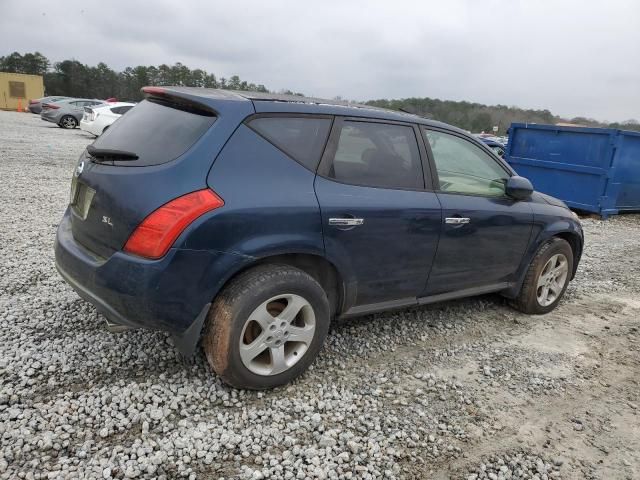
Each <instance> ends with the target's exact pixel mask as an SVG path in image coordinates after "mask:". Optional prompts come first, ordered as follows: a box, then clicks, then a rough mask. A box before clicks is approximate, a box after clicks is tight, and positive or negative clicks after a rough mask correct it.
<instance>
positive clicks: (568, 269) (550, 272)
mask: <svg viewBox="0 0 640 480" xmlns="http://www.w3.org/2000/svg"><path fill="white" fill-rule="evenodd" d="M572 272H573V250H571V246H570V245H569V244H568V243H567V241H566V240H563V239H561V238H552V239H551V240H549V241H548V242H547V243H545V244H544V245H542V246H541V247H540V249H539V250H538V252H537V253H536V255H535V257H534V258H533V260H532V261H531V264H530V265H529V269H528V270H527V274H526V275H525V278H524V282H523V284H522V288H521V289H520V294H519V295H518V296H517V297H516V298H515V299H514V301H513V306H514V307H515V308H516V309H518V310H520V311H521V312H524V313H529V314H544V313H548V312H550V311H551V310H553V309H554V308H556V306H557V305H558V303H559V302H560V299H561V298H562V297H563V295H564V292H565V291H566V289H567V286H568V285H569V281H570V280H571V273H572Z"/></svg>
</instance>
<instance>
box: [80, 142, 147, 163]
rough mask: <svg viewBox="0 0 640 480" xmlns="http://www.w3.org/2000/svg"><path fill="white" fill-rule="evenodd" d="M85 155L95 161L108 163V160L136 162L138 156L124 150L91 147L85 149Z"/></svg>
mask: <svg viewBox="0 0 640 480" xmlns="http://www.w3.org/2000/svg"><path fill="white" fill-rule="evenodd" d="M87 153H88V154H89V155H91V156H92V157H93V158H95V159H96V160H100V161H109V160H120V161H127V160H137V159H138V155H137V154H135V153H133V152H128V151H126V150H116V149H111V148H96V147H94V146H93V145H89V146H88V147H87Z"/></svg>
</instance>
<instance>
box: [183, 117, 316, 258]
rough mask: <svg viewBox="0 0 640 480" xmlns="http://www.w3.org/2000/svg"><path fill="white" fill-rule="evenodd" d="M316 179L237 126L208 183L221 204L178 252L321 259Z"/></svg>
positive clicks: (260, 139) (217, 160)
mask: <svg viewBox="0 0 640 480" xmlns="http://www.w3.org/2000/svg"><path fill="white" fill-rule="evenodd" d="M314 178H315V173H314V172H311V171H310V170H307V169H306V168H305V167H303V166H302V165H300V164H299V163H297V162H296V161H295V160H293V159H291V158H289V157H288V156H287V155H286V154H284V153H283V152H281V151H280V150H279V149H278V148H276V147H274V146H273V145H272V144H271V143H269V142H267V141H266V140H264V139H263V138H262V137H260V136H259V135H258V134H256V133H255V132H254V131H252V130H251V129H250V128H248V127H247V126H245V125H240V126H239V127H238V129H237V130H236V132H235V133H234V135H233V136H232V137H231V139H230V140H229V141H228V142H227V144H226V145H225V147H224V149H223V150H222V152H221V153H220V155H219V156H218V158H217V159H216V161H215V163H214V164H213V167H212V168H211V171H210V172H209V175H208V178H207V183H208V185H209V186H210V187H211V188H212V189H213V190H214V191H215V192H216V193H217V194H218V195H219V196H220V197H222V199H223V200H224V202H225V205H224V206H223V207H221V208H219V209H217V210H215V211H214V212H212V214H210V216H209V217H208V219H206V221H203V222H201V224H200V225H199V227H198V228H197V231H194V232H193V233H192V234H191V235H189V237H188V238H186V239H185V241H184V243H183V244H182V245H181V248H193V249H208V250H217V251H222V252H228V253H234V254H238V255H242V256H245V257H252V258H259V257H266V256H271V255H278V254H283V253H308V254H315V255H324V244H323V240H322V225H321V218H320V208H319V206H318V200H317V198H316V194H315V191H314V187H313V182H314Z"/></svg>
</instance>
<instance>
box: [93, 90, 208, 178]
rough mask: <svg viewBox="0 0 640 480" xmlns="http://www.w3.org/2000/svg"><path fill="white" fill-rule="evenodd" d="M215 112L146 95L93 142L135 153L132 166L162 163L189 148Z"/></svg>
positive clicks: (200, 134)
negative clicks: (146, 96)
mask: <svg viewBox="0 0 640 480" xmlns="http://www.w3.org/2000/svg"><path fill="white" fill-rule="evenodd" d="M215 120H216V117H215V116H214V115H213V113H211V112H208V111H205V110H199V109H196V108H192V107H189V106H186V105H182V104H177V103H169V102H164V101H162V100H155V99H147V100H143V101H142V102H140V103H139V104H137V105H136V106H135V108H132V109H131V110H129V111H128V112H127V114H126V115H124V116H123V117H121V118H120V119H118V121H117V122H115V123H114V124H113V125H111V126H110V127H109V128H108V129H107V130H106V131H105V132H104V133H103V134H102V135H100V136H99V137H98V138H97V139H96V141H95V142H94V143H93V146H94V147H95V148H99V149H107V150H123V151H127V152H132V153H135V154H136V155H137V156H138V158H137V159H136V160H133V161H127V162H118V164H121V165H124V166H131V167H140V166H147V165H159V164H161V163H166V162H169V161H171V160H174V159H176V158H178V157H179V156H180V155H182V154H183V153H184V152H186V151H187V150H188V149H189V148H190V147H191V146H192V145H193V144H194V143H196V141H197V140H198V139H199V138H200V137H201V136H202V134H204V132H206V131H207V130H208V129H209V127H211V125H212V124H213V122H215Z"/></svg>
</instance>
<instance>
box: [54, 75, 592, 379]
mask: <svg viewBox="0 0 640 480" xmlns="http://www.w3.org/2000/svg"><path fill="white" fill-rule="evenodd" d="M143 91H144V92H145V94H146V99H145V100H144V101H142V102H141V103H140V104H138V105H137V106H136V107H135V108H133V109H132V110H130V111H129V112H128V113H127V115H126V116H124V117H122V118H121V119H120V120H118V121H117V122H116V123H114V124H113V125H112V126H111V128H110V129H109V130H107V131H106V132H105V133H104V134H103V135H101V136H100V137H99V138H98V139H97V140H96V141H95V142H94V143H93V145H90V146H89V147H87V149H86V151H85V152H83V154H82V155H81V157H80V159H79V161H78V165H77V168H76V171H75V174H74V177H73V181H72V188H71V202H70V205H69V208H68V209H67V211H66V213H65V215H64V217H63V219H62V221H61V223H60V226H59V228H58V234H57V241H56V246H55V251H56V264H57V267H58V270H59V271H60V274H61V275H62V276H63V277H64V279H65V280H66V281H67V282H68V283H69V284H70V285H71V286H72V287H73V288H74V289H75V290H76V291H77V292H78V293H79V294H80V296H81V297H83V298H84V299H86V300H88V301H89V302H91V303H93V304H94V305H95V306H96V308H97V309H98V310H99V311H100V312H102V313H103V314H104V315H105V317H106V318H107V322H108V325H109V327H110V328H111V329H113V330H121V329H127V328H152V329H160V330H164V331H167V332H170V334H171V335H172V337H173V339H174V341H175V344H176V346H177V348H178V349H179V350H180V351H181V352H183V353H184V354H186V355H191V354H193V352H194V349H195V347H196V345H197V343H198V341H199V340H200V339H202V345H203V348H204V351H205V353H206V355H207V358H208V360H209V362H210V364H211V366H212V367H213V369H214V370H215V371H216V372H217V373H218V374H219V375H220V376H221V377H222V378H223V379H224V380H225V381H226V382H228V383H229V384H231V385H234V386H237V387H243V388H268V387H273V386H275V385H279V384H283V383H285V382H288V381H289V380H291V379H292V378H294V377H296V376H297V375H299V374H300V373H301V372H303V371H304V370H305V368H307V367H308V366H309V364H311V362H313V360H314V358H315V356H316V355H317V354H318V352H319V351H320V349H321V347H322V343H323V341H324V339H325V336H326V335H327V331H328V328H329V323H330V321H331V320H332V319H333V318H335V317H348V316H356V315H363V314H367V313H371V312H378V311H383V310H389V309H394V308H402V307H410V306H416V305H422V304H427V303H431V302H437V301H441V300H449V299H453V298H458V297H466V296H471V295H478V294H484V293H489V292H499V293H501V294H502V295H504V296H505V297H507V298H509V299H511V301H512V303H513V305H514V306H515V307H516V308H518V309H519V310H521V311H523V312H527V313H546V312H548V311H550V310H552V309H553V308H554V307H555V306H556V305H557V304H558V302H559V300H560V298H561V297H562V295H563V293H564V291H565V289H566V287H567V284H568V283H569V280H570V279H572V278H573V276H574V274H575V271H576V267H577V265H578V261H579V259H580V255H581V252H582V246H583V234H582V229H581V227H580V223H579V221H578V219H577V217H576V216H575V215H574V214H573V213H572V212H571V211H569V209H568V208H567V207H566V206H565V205H564V204H563V203H562V202H561V201H559V200H556V199H554V198H551V197H548V196H546V195H542V194H540V193H536V192H534V191H533V189H532V186H531V184H530V183H529V181H527V180H526V179H524V178H522V177H518V176H517V175H516V173H515V172H514V171H513V170H512V169H511V168H510V167H509V166H508V165H507V164H506V163H505V162H503V161H502V160H501V159H499V158H498V157H497V156H496V155H495V154H494V153H493V152H492V151H491V150H490V149H489V148H488V147H486V146H485V145H483V144H482V143H481V142H480V141H478V140H476V139H475V138H473V137H472V136H470V135H468V134H466V133H465V132H463V131H461V130H459V129H457V128H454V127H451V126H449V125H445V124H442V123H438V122H433V121H429V120H425V119H422V118H420V117H416V116H412V115H408V114H404V113H399V112H392V111H386V110H379V109H375V108H371V107H367V106H359V105H347V104H338V103H337V102H331V101H324V100H317V99H309V98H303V97H295V96H291V97H287V96H279V95H271V94H254V93H249V92H229V91H221V90H209V89H199V88H180V87H175V88H173V87H166V88H165V87H163V88H159V87H147V88H145V89H144V90H143Z"/></svg>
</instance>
